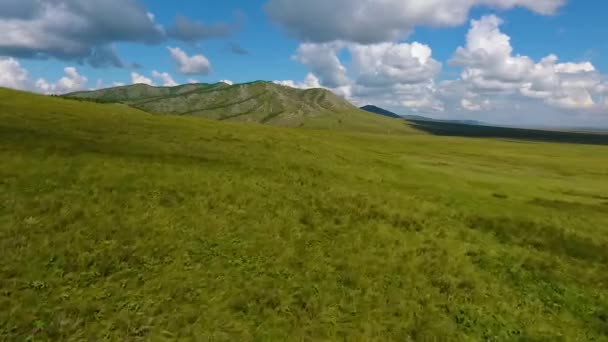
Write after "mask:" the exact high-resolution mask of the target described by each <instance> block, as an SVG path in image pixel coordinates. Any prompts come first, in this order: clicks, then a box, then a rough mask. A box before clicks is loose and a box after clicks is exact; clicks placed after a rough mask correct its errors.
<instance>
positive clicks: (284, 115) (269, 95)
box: [63, 81, 413, 133]
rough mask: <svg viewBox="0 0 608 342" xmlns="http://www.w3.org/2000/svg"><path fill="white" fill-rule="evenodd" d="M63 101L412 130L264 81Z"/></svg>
mask: <svg viewBox="0 0 608 342" xmlns="http://www.w3.org/2000/svg"><path fill="white" fill-rule="evenodd" d="M63 97H64V98H69V99H76V100H87V101H94V102H102V103H123V104H127V105H129V106H132V107H134V108H137V109H139V110H143V111H145V112H148V113H152V114H169V115H189V116H199V117H204V118H208V119H214V120H220V121H238V122H250V123H260V124H268V125H274V126H286V127H305V128H331V129H347V130H359V131H370V132H382V133H387V132H399V131H401V132H406V131H407V132H410V133H411V132H412V131H413V130H412V128H411V127H410V126H409V125H408V124H407V123H404V122H400V121H397V120H394V119H393V118H383V117H380V116H377V115H371V114H370V113H369V112H366V111H363V110H360V109H359V108H357V107H356V106H354V105H352V104H351V103H350V102H348V101H347V100H345V99H343V98H341V97H339V96H338V95H336V94H334V93H332V92H331V91H329V90H326V89H322V88H313V89H298V88H292V87H287V86H283V85H280V84H276V83H273V82H268V81H254V82H249V83H241V84H233V85H230V84H226V83H222V82H219V83H212V84H207V83H197V84H186V85H180V86H175V87H155V86H150V85H144V84H135V85H129V86H120V87H113V88H106V89H100V90H92V91H82V92H75V93H69V94H65V95H63Z"/></svg>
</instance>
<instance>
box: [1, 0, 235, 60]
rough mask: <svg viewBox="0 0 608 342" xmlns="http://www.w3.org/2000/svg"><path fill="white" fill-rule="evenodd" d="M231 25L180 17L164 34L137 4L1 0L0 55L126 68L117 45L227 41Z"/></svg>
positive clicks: (138, 0)
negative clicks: (173, 40)
mask: <svg viewBox="0 0 608 342" xmlns="http://www.w3.org/2000/svg"><path fill="white" fill-rule="evenodd" d="M243 20H244V15H237V19H236V22H235V23H233V24H226V23H217V24H213V25H206V24H204V23H201V22H198V21H194V20H191V19H189V18H187V17H185V16H183V15H178V16H177V17H176V19H175V22H174V24H173V25H172V26H171V27H169V28H168V29H165V28H164V27H163V26H162V25H160V24H158V23H157V22H156V20H155V16H154V15H153V14H152V13H150V12H148V11H147V9H146V8H145V7H144V5H143V3H142V2H141V0H103V1H82V0H48V1H41V0H2V1H0V32H3V34H2V39H0V56H11V57H15V58H34V59H46V58H56V59H59V60H64V61H75V62H78V63H86V64H89V65H91V66H93V67H96V68H105V67H118V68H124V67H129V65H128V64H125V63H124V62H123V61H122V59H121V58H120V56H119V54H118V51H117V49H116V46H115V44H116V43H123V42H128V43H140V44H148V45H154V44H160V43H162V42H165V41H167V40H168V39H175V40H179V41H184V42H188V43H196V42H199V41H202V40H205V39H210V38H227V37H229V36H231V35H232V34H233V33H234V32H236V31H237V30H238V29H239V28H240V26H241V22H242V21H243Z"/></svg>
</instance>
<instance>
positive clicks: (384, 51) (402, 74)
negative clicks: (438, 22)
mask: <svg viewBox="0 0 608 342" xmlns="http://www.w3.org/2000/svg"><path fill="white" fill-rule="evenodd" d="M343 52H347V53H349V54H350V57H351V63H350V66H349V68H347V67H345V66H344V64H343V63H342V61H341V60H340V58H339V55H340V54H342V53H343ZM293 59H294V60H295V61H297V62H300V63H301V64H303V65H306V66H307V67H308V68H309V69H310V71H311V72H310V73H309V74H308V75H307V76H306V79H305V80H304V81H302V82H298V81H280V82H279V83H280V84H283V85H286V86H291V87H295V88H318V87H323V88H327V89H330V90H332V91H334V92H335V93H336V94H338V95H341V96H343V97H345V98H347V99H348V100H350V101H352V102H354V103H356V104H368V103H374V104H377V105H379V106H383V105H385V106H391V107H402V108H403V107H405V108H408V109H410V110H414V111H422V110H428V111H440V110H443V106H442V104H441V102H440V101H439V100H438V99H437V98H436V93H437V87H436V86H435V81H434V79H435V77H436V76H437V74H438V73H439V72H440V70H441V63H439V62H437V61H436V60H435V59H433V58H432V50H431V48H430V47H429V46H427V45H424V44H421V43H417V42H414V43H411V44H407V43H378V44H369V45H363V44H357V43H348V42H332V43H319V44H317V43H303V44H300V46H299V47H298V50H297V51H296V53H295V55H294V57H293Z"/></svg>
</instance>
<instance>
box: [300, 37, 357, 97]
mask: <svg viewBox="0 0 608 342" xmlns="http://www.w3.org/2000/svg"><path fill="white" fill-rule="evenodd" d="M343 47H344V45H343V44H342V43H339V42H338V43H324V44H313V43H304V44H300V46H299V47H298V50H297V51H296V54H295V55H294V56H293V59H294V60H295V61H297V62H299V63H301V64H303V65H306V66H307V67H308V68H310V70H311V71H312V72H313V73H314V74H315V75H318V76H319V77H320V78H321V84H323V86H326V87H329V88H337V87H340V86H344V85H347V84H348V83H349V80H348V77H347V76H346V68H345V67H344V66H343V65H342V63H341V62H340V59H339V58H338V56H337V54H338V52H339V51H340V50H341V49H342V48H343Z"/></svg>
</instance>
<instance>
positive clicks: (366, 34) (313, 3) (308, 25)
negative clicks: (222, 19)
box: [266, 0, 566, 44]
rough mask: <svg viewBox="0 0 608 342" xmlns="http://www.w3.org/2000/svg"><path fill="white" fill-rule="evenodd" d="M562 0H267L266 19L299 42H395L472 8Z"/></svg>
mask: <svg viewBox="0 0 608 342" xmlns="http://www.w3.org/2000/svg"><path fill="white" fill-rule="evenodd" d="M565 2H566V1H565V0H425V1H420V0H382V1H378V0H332V1H327V0H307V1H301V0H269V1H268V3H267V5H266V12H267V13H268V15H269V16H270V18H271V19H272V20H274V21H275V22H277V23H279V24H280V25H281V26H283V27H284V28H285V30H286V31H287V32H288V33H289V34H290V35H292V36H293V37H296V38H298V39H300V40H302V41H305V42H316V43H326V42H333V41H349V42H357V43H362V44H370V43H378V42H389V41H397V40H399V39H401V38H403V37H405V36H407V35H408V34H409V33H411V31H412V30H413V29H414V28H415V27H416V26H433V27H453V26H458V25H461V24H463V23H464V22H465V21H466V20H467V18H468V16H469V12H470V10H471V9H472V8H473V7H476V6H489V7H493V8H497V9H503V10H506V9H511V8H514V7H523V8H527V9H529V10H531V11H534V12H536V13H540V14H544V15H549V14H553V13H555V12H556V11H557V10H558V9H559V8H560V7H561V6H562V5H563V4H564V3H565Z"/></svg>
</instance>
